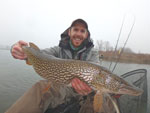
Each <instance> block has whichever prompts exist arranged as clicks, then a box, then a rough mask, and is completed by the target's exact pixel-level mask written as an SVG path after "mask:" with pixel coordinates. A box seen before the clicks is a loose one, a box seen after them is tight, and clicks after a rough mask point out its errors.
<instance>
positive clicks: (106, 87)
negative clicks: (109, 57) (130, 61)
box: [92, 70, 143, 96]
mask: <svg viewBox="0 0 150 113" xmlns="http://www.w3.org/2000/svg"><path fill="white" fill-rule="evenodd" d="M92 87H93V88H94V89H95V90H97V91H101V92H104V93H112V94H128V95H132V96H139V95H141V94H142V93H143V90H141V89H140V88H137V87H135V86H133V85H131V84H129V83H128V82H127V81H125V80H124V79H123V78H121V77H119V76H117V75H115V74H113V73H111V72H109V71H106V70H105V71H103V72H102V71H101V72H100V73H99V74H98V75H96V76H95V77H94V79H93V81H92Z"/></svg>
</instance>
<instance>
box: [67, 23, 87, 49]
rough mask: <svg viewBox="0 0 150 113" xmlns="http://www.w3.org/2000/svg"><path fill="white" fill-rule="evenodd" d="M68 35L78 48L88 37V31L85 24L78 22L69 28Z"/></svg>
mask: <svg viewBox="0 0 150 113" xmlns="http://www.w3.org/2000/svg"><path fill="white" fill-rule="evenodd" d="M68 35H69V36H70V40H71V42H72V44H73V46H74V47H75V48H77V47H79V46H80V45H81V44H82V42H83V41H84V40H85V39H86V38H87V37H88V32H87V29H86V28H85V27H84V25H82V24H77V25H75V26H73V27H71V28H70V29H69V32H68Z"/></svg>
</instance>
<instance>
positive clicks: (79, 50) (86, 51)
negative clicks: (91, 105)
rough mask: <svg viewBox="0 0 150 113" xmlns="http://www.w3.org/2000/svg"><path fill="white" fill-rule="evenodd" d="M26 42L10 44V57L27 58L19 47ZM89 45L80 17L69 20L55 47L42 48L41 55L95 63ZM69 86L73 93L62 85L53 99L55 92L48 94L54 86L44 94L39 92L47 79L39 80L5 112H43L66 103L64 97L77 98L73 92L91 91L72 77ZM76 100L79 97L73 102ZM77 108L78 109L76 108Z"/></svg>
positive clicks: (86, 93)
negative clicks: (69, 23) (58, 96)
mask: <svg viewBox="0 0 150 113" xmlns="http://www.w3.org/2000/svg"><path fill="white" fill-rule="evenodd" d="M27 45H28V43H27V42H24V41H19V42H17V43H16V44H14V45H13V46H12V49H11V54H12V56H13V57H14V58H16V59H20V60H25V59H27V56H26V55H25V53H24V52H23V51H22V48H21V47H22V46H27ZM93 47H94V45H93V42H92V40H91V38H90V32H89V30H88V25H87V23H86V22H85V21H84V20H82V19H77V20H75V21H73V22H72V24H71V26H70V27H69V28H68V29H67V30H65V31H64V32H63V33H62V34H61V40H60V43H59V46H55V47H53V48H50V49H44V50H42V51H43V53H44V54H49V55H53V56H55V57H57V58H62V59H76V60H84V61H89V62H95V63H98V61H99V55H98V53H97V52H95V51H93ZM71 85H72V87H73V89H75V91H74V90H73V89H71V90H72V92H73V93H72V94H70V95H69V94H68V90H65V88H64V87H63V88H61V89H60V91H59V94H60V95H61V96H60V98H57V99H55V98H56V97H55V94H54V93H52V92H55V91H53V90H52V89H55V88H52V89H50V92H49V93H47V94H42V93H41V91H42V89H44V87H46V86H47V81H40V82H38V83H36V84H35V85H34V86H33V87H32V88H31V89H30V90H29V91H28V92H26V93H25V94H24V95H23V96H22V97H21V98H20V99H19V100H18V101H17V102H16V103H15V104H14V105H12V106H11V108H10V109H8V111H7V112H6V113H44V112H45V111H46V110H47V109H48V107H49V108H53V109H55V108H56V107H58V108H62V107H61V106H60V105H64V104H65V103H66V100H64V99H65V98H72V97H75V98H78V97H79V96H73V95H74V93H75V92H77V93H78V94H80V95H82V97H85V96H84V95H88V94H89V93H91V92H92V89H91V88H90V87H89V86H88V85H86V84H85V83H83V82H82V81H80V80H79V79H77V78H74V79H73V80H72V82H71ZM62 92H64V93H62ZM62 95H63V96H62ZM68 95H69V96H68ZM53 96H54V97H53ZM52 97H53V98H52ZM62 97H63V98H62ZM64 97H65V98H64ZM42 98H44V99H45V100H43V99H42ZM70 101H72V99H69V102H70ZM78 101H79V100H77V101H76V102H78ZM67 102H68V101H67ZM69 102H68V103H69ZM73 103H74V101H73ZM65 105H67V104H65ZM59 106H60V107H59ZM78 108H79V109H80V107H78ZM78 108H77V109H78ZM65 110H66V107H64V108H63V110H62V111H63V112H64V113H65ZM62 111H61V112H62ZM51 112H52V111H51ZM53 112H54V110H53ZM58 112H60V111H58ZM55 113H56V111H55ZM72 113H73V112H72Z"/></svg>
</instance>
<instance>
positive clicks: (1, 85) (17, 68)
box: [0, 50, 150, 113]
mask: <svg viewBox="0 0 150 113" xmlns="http://www.w3.org/2000/svg"><path fill="white" fill-rule="evenodd" d="M109 64H110V63H109V62H102V65H103V66H105V67H109ZM135 69H147V71H148V73H147V79H148V80H147V81H148V82H147V83H148V111H149V112H147V113H150V82H149V81H150V65H143V64H126V63H119V64H118V65H117V67H116V69H115V71H114V73H116V74H118V75H122V74H124V73H126V72H128V71H132V70H135ZM41 79H42V78H41V77H40V76H39V75H37V74H36V73H35V72H34V70H33V69H32V67H31V66H28V65H26V63H25V62H24V61H20V60H16V59H14V58H12V56H11V55H10V52H9V51H7V50H0V113H4V112H5V111H6V110H7V109H8V108H9V107H10V106H11V105H12V104H13V103H14V102H15V101H16V100H17V99H18V98H19V97H20V96H21V95H23V93H24V92H25V91H27V90H28V89H29V88H30V87H31V86H32V85H33V84H34V83H36V82H37V81H39V80H41Z"/></svg>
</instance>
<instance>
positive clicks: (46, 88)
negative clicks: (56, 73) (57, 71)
mask: <svg viewBox="0 0 150 113" xmlns="http://www.w3.org/2000/svg"><path fill="white" fill-rule="evenodd" d="M50 88H51V83H50V82H48V83H47V86H46V87H45V88H44V89H43V90H42V93H43V94H44V93H46V92H47V91H48V90H49V89H50Z"/></svg>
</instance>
